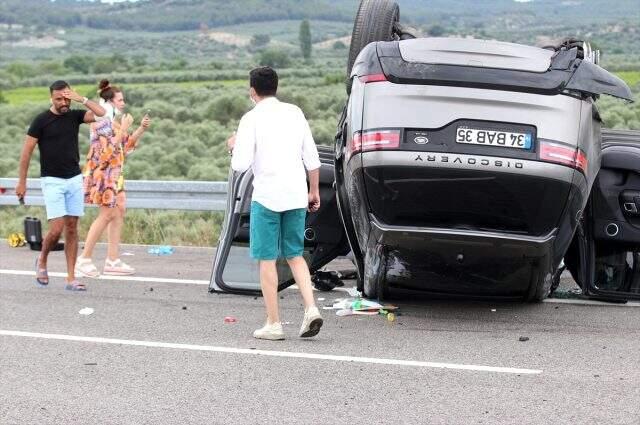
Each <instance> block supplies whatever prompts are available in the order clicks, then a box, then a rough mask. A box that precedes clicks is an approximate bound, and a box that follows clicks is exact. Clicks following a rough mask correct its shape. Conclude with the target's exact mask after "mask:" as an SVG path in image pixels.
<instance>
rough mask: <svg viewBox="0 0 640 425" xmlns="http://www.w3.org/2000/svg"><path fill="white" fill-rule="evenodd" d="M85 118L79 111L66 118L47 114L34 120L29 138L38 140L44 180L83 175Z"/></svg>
mask: <svg viewBox="0 0 640 425" xmlns="http://www.w3.org/2000/svg"><path fill="white" fill-rule="evenodd" d="M85 114H86V111H81V110H77V109H75V110H70V111H69V112H67V113H66V114H64V115H56V114H54V113H53V112H51V111H50V110H47V111H46V112H43V113H41V114H40V115H38V116H37V117H36V118H35V119H34V120H33V122H32V123H31V126H30V127H29V131H27V134H28V135H29V136H31V137H34V138H36V139H38V149H40V176H42V177H60V178H63V179H68V178H71V177H74V176H77V175H78V174H80V172H81V171H80V153H79V152H78V150H79V146H78V130H79V129H80V124H82V123H83V122H84V116H85Z"/></svg>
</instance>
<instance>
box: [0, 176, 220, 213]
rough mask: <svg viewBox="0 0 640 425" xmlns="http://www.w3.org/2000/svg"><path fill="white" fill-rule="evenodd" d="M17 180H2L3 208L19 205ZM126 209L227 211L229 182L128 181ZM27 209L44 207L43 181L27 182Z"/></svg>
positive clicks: (32, 180)
mask: <svg viewBox="0 0 640 425" xmlns="http://www.w3.org/2000/svg"><path fill="white" fill-rule="evenodd" d="M17 182H18V179H17V178H0V205H19V202H18V198H17V197H16V195H15V187H16V184H17ZM126 191H127V208H149V209H162V210H189V211H224V210H225V209H226V206H227V182H203V181H153V180H127V182H126ZM25 204H26V205H39V206H43V205H44V199H43V197H42V190H41V189H40V179H27V195H26V196H25Z"/></svg>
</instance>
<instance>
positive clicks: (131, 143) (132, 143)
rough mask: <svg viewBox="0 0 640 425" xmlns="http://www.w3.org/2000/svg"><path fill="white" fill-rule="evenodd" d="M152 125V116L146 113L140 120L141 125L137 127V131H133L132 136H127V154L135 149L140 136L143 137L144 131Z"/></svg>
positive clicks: (125, 149) (125, 145) (125, 151)
mask: <svg viewBox="0 0 640 425" xmlns="http://www.w3.org/2000/svg"><path fill="white" fill-rule="evenodd" d="M150 125H151V118H149V116H148V115H145V116H144V118H142V121H141V122H140V126H139V127H138V128H137V129H136V131H134V132H133V134H131V136H129V137H128V138H127V140H126V143H125V144H124V153H125V155H128V154H130V153H131V152H133V151H134V150H135V148H136V144H137V143H138V140H140V138H141V137H142V135H143V134H144V132H145V131H147V129H148V128H149V126H150Z"/></svg>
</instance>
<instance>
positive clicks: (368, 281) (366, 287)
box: [362, 247, 389, 301]
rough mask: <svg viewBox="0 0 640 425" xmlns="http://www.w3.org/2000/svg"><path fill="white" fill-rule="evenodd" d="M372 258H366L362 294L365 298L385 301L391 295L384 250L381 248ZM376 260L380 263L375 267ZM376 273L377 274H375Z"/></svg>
mask: <svg viewBox="0 0 640 425" xmlns="http://www.w3.org/2000/svg"><path fill="white" fill-rule="evenodd" d="M368 255H369V256H370V257H369V258H365V262H364V263H365V267H364V276H363V279H362V281H363V282H362V294H363V295H364V297H365V298H376V299H377V300H378V301H383V300H384V299H385V298H387V297H388V295H389V290H388V287H387V256H386V254H385V252H384V249H382V247H380V248H379V249H377V250H376V251H375V253H374V255H372V254H371V253H369V254H368ZM376 259H377V260H378V261H379V262H380V263H379V264H376V266H375V267H374V266H373V265H372V263H371V262H372V261H373V262H375V261H376ZM374 271H375V273H374Z"/></svg>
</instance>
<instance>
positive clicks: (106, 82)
mask: <svg viewBox="0 0 640 425" xmlns="http://www.w3.org/2000/svg"><path fill="white" fill-rule="evenodd" d="M109 87H110V84H109V80H106V79H104V80H101V81H100V84H99V85H98V88H99V89H100V91H104V90H107V89H108V88H109Z"/></svg>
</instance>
